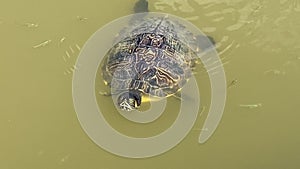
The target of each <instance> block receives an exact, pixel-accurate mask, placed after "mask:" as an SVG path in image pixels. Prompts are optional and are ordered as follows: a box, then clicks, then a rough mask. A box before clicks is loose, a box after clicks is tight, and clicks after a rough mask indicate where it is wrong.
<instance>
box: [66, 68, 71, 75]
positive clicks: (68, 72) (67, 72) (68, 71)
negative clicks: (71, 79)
mask: <svg viewBox="0 0 300 169" xmlns="http://www.w3.org/2000/svg"><path fill="white" fill-rule="evenodd" d="M71 73H72V72H71V71H70V70H68V69H67V70H66V71H64V75H68V74H71Z"/></svg>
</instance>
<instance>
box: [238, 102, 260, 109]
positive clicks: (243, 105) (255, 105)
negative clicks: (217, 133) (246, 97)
mask: <svg viewBox="0 0 300 169" xmlns="http://www.w3.org/2000/svg"><path fill="white" fill-rule="evenodd" d="M240 107H244V108H249V109H253V108H259V107H262V104H261V103H258V104H240Z"/></svg>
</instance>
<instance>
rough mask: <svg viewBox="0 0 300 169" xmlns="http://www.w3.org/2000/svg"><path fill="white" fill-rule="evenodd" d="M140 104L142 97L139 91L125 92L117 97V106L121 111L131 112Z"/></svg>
mask: <svg viewBox="0 0 300 169" xmlns="http://www.w3.org/2000/svg"><path fill="white" fill-rule="evenodd" d="M141 102H142V96H141V92H139V91H126V92H124V93H122V94H120V95H119V97H118V106H119V108H120V109H121V110H126V111H131V110H134V109H137V108H138V107H139V106H140V105H141Z"/></svg>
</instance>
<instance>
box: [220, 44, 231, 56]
mask: <svg viewBox="0 0 300 169" xmlns="http://www.w3.org/2000/svg"><path fill="white" fill-rule="evenodd" d="M233 44H234V41H232V42H231V43H230V44H229V45H228V46H227V47H226V48H225V49H223V50H222V51H220V52H219V55H223V54H224V53H225V52H226V51H227V50H229V49H230V48H231V47H232V45H233Z"/></svg>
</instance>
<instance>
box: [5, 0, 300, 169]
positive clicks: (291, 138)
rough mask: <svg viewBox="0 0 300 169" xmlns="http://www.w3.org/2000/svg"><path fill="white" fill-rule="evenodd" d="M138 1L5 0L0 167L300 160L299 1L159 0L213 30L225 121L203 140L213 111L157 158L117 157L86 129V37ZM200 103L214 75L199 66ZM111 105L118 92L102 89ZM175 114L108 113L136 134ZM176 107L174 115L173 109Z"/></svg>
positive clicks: (269, 166) (112, 168)
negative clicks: (80, 113)
mask: <svg viewBox="0 0 300 169" xmlns="http://www.w3.org/2000/svg"><path fill="white" fill-rule="evenodd" d="M134 3H135V1H133V0H122V1H121V0H119V1H117V0H114V1H107V2H106V1H89V2H84V1H63V2H61V1H44V2H43V1H34V0H30V1H24V2H21V1H5V0H3V1H2V3H1V6H0V37H1V40H0V41H1V47H0V48H1V52H0V54H1V56H0V57H1V61H0V77H1V79H0V80H1V81H0V90H1V100H0V101H1V106H0V112H1V118H0V131H1V142H0V168H3V169H20V168H22V169H50V168H51V169H54V168H55V169H56V168H57V169H59V168H64V169H66V168H70V169H86V168H91V169H94V168H98V169H99V168H100V169H102V168H103V169H117V168H124V169H127V168H128V169H129V168H130V169H132V168H133V169H135V168H136V169H140V168H151V169H153V168H154V169H163V168H164V169H165V168H172V169H180V168H193V169H194V168H195V169H196V168H213V169H218V168H220V169H221V168H222V169H224V168H225V169H227V168H228V169H229V168H243V169H246V168H249V169H250V168H251V169H259V168H265V169H276V168H278V169H282V168H288V169H292V168H299V167H300V164H299V160H300V155H299V152H300V147H299V144H300V135H299V132H300V125H299V118H300V114H299V108H298V105H299V101H300V89H299V86H300V85H299V84H300V54H299V53H300V52H299V51H300V41H299V39H300V32H299V30H300V19H299V18H300V1H299V0H280V1H271V0H254V1H246V0H226V1H225V0H224V1H217V0H189V1H187V0H157V1H150V2H149V9H150V11H156V12H167V13H171V14H174V15H178V16H181V17H183V18H186V19H187V20H189V21H191V22H192V23H193V24H195V25H197V26H198V27H199V28H200V29H201V30H202V31H203V32H205V33H206V34H208V35H210V36H212V37H214V39H215V40H216V42H217V47H218V52H219V54H220V57H221V58H222V60H223V62H224V63H226V64H224V68H225V72H226V77H227V82H228V84H231V82H234V83H232V84H233V85H231V86H230V87H229V89H228V95H227V101H226V107H225V112H224V115H223V118H222V121H221V123H220V125H219V126H218V129H217V130H216V132H215V133H214V135H213V136H212V137H211V138H210V139H209V140H208V142H206V143H205V144H198V142H197V141H198V136H199V130H200V129H201V127H202V126H203V123H204V120H205V116H206V115H207V111H204V113H203V114H202V116H201V118H199V119H198V120H197V121H196V124H195V126H194V129H193V130H192V131H191V132H190V133H189V134H188V136H187V137H186V138H185V139H184V140H183V141H182V142H181V143H180V144H179V145H178V146H176V147H175V148H173V149H172V150H170V151H168V152H167V153H164V154H162V155H159V156H156V157H152V158H148V159H128V158H123V157H119V156H115V155H112V154H110V153H108V152H106V151H104V150H102V149H101V148H99V147H98V146H97V145H96V144H94V143H93V142H92V141H91V140H90V139H89V137H88V136H87V135H86V134H85V133H84V131H83V130H82V128H81V126H80V124H79V122H78V120H77V117H76V113H75V111H74V108H73V102H72V84H71V82H72V72H73V71H74V67H73V66H74V63H75V61H76V58H77V57H78V54H79V52H80V50H81V48H82V46H83V45H84V43H85V42H86V41H87V39H88V38H89V37H90V36H91V35H92V34H93V33H94V32H95V31H96V30H98V29H99V28H100V27H101V26H103V25H105V24H106V23H108V22H110V21H112V20H113V19H116V18H119V17H121V16H124V15H128V14H131V13H132V8H133V5H134ZM199 74H200V75H202V76H199V78H198V79H197V80H198V83H200V84H201V85H200V92H201V104H202V106H207V105H209V102H210V94H209V92H210V91H209V90H207V89H209V82H208V77H207V75H206V74H205V73H199ZM98 101H100V102H101V103H103V105H106V106H107V107H103V109H111V110H113V109H114V108H110V107H109V106H111V105H112V104H111V100H110V99H106V98H104V97H102V96H98ZM177 103H178V100H176V99H174V98H170V99H169V103H168V105H169V107H167V111H166V113H165V114H164V115H163V116H162V117H161V118H160V119H158V120H157V121H155V122H153V123H150V124H145V125H140V124H135V123H131V122H129V121H127V120H125V119H124V118H123V117H122V116H120V115H119V114H117V113H116V114H106V115H105V118H107V120H108V121H109V122H110V123H111V125H112V126H113V127H114V128H115V129H117V130H119V131H120V132H123V133H125V134H127V135H131V136H137V137H145V136H151V135H154V134H157V133H160V132H162V131H164V130H165V129H166V128H168V126H170V125H171V124H172V122H173V121H174V119H175V118H176V115H177V114H176V111H175V110H177V109H178V107H176V106H175V107H174V106H172V105H177ZM172 112H175V113H172Z"/></svg>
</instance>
